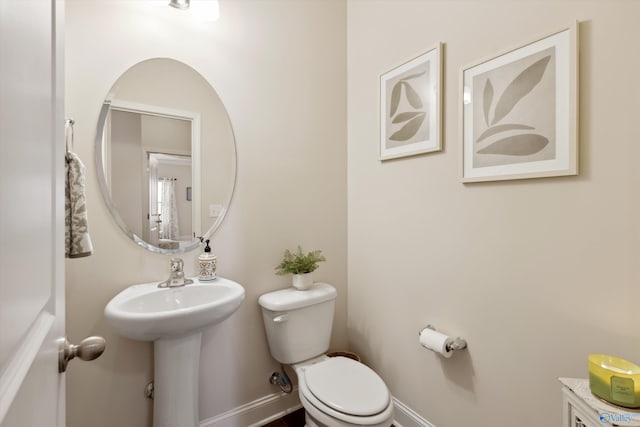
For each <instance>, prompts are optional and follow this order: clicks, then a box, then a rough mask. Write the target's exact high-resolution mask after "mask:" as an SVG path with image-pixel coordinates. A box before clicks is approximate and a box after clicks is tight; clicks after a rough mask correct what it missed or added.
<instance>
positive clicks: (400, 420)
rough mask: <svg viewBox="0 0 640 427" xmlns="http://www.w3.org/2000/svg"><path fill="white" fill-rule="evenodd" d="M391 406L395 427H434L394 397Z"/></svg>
mask: <svg viewBox="0 0 640 427" xmlns="http://www.w3.org/2000/svg"><path fill="white" fill-rule="evenodd" d="M393 405H394V408H393V409H394V421H393V425H395V427H436V426H434V425H433V424H431V423H430V422H429V421H427V420H425V419H424V418H422V416H420V414H418V413H417V412H415V411H414V410H413V409H411V408H409V407H408V406H407V405H405V404H404V403H402V402H400V401H399V400H398V399H396V398H395V397H394V398H393Z"/></svg>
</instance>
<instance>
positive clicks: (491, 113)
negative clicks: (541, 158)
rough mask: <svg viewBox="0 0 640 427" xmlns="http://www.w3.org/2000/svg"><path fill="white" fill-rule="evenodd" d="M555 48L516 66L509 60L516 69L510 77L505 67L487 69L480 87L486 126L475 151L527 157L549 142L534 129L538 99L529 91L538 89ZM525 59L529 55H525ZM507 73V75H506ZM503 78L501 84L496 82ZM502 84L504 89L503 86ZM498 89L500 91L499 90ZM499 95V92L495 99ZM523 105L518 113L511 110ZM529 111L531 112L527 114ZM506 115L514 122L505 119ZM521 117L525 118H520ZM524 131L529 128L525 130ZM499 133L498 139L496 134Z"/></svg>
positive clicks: (482, 153)
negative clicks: (504, 121)
mask: <svg viewBox="0 0 640 427" xmlns="http://www.w3.org/2000/svg"><path fill="white" fill-rule="evenodd" d="M552 55H553V52H551V53H546V52H545V53H543V54H542V56H541V55H538V56H541V57H539V58H535V59H531V60H529V61H533V62H529V63H528V64H527V65H525V66H524V67H523V68H521V69H519V70H518V69H517V68H516V67H517V66H518V64H515V65H513V64H508V65H507V66H510V67H512V68H511V69H512V70H514V71H516V70H517V71H516V72H515V73H514V74H511V75H512V76H513V75H515V77H511V78H509V79H508V80H506V81H505V77H506V75H504V74H500V73H501V72H502V70H500V69H498V70H497V71H492V72H489V73H487V76H486V78H485V79H484V83H483V85H482V89H481V99H482V103H481V106H479V108H481V113H482V115H481V117H482V119H484V120H483V121H484V126H486V128H485V129H484V130H483V131H482V132H480V133H479V135H478V136H477V137H476V138H475V144H476V149H475V150H474V152H475V153H476V155H501V156H509V157H524V156H531V155H534V154H536V153H538V152H540V151H541V150H543V149H544V148H545V147H547V145H548V144H549V138H548V137H546V136H545V135H542V134H537V133H532V132H531V131H532V130H535V126H532V125H531V124H529V123H528V122H529V121H530V120H532V117H531V114H533V115H534V116H535V115H536V114H538V112H537V111H536V107H535V104H531V102H535V99H533V100H531V99H530V94H532V93H535V90H536V88H537V87H538V86H539V85H540V83H541V82H542V80H543V78H544V77H545V74H547V70H548V68H549V64H550V63H551V59H552ZM525 59H526V58H525ZM503 76H504V77H503ZM500 81H503V82H504V83H503V84H502V85H498V86H496V85H495V82H500ZM500 87H503V88H504V89H502V90H501V89H500ZM496 89H497V91H496ZM496 95H498V97H497V100H496ZM494 101H495V102H494ZM518 106H522V108H520V111H519V112H518V114H516V115H515V116H513V117H512V115H511V113H512V112H514V111H515V109H516V107H518ZM527 114H529V116H527ZM507 117H511V120H513V119H518V120H517V121H515V122H512V123H502V121H503V120H505V119H506V118H507ZM520 120H522V122H521V121H520ZM522 131H528V132H526V133H523V132H522ZM496 136H497V139H496V138H494V137H496Z"/></svg>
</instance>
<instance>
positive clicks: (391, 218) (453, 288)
mask: <svg viewBox="0 0 640 427" xmlns="http://www.w3.org/2000/svg"><path fill="white" fill-rule="evenodd" d="M347 15H348V18H347V28H348V31H347V33H348V78H347V86H348V109H347V110H348V117H349V120H348V140H349V147H348V159H349V160H348V194H349V202H348V203H349V220H348V241H349V251H348V255H349V304H348V330H349V342H350V345H351V348H352V350H355V351H358V352H360V353H361V354H362V355H363V357H364V359H365V361H367V362H369V363H370V364H371V365H372V366H373V367H374V368H375V369H376V370H377V371H378V372H379V373H380V374H381V375H382V376H383V378H384V379H385V381H386V382H387V384H388V385H389V386H390V388H391V391H392V393H393V394H394V395H395V396H396V397H397V398H399V399H400V400H401V401H402V402H403V403H405V404H407V405H408V406H410V407H411V408H412V409H414V410H415V411H417V412H418V413H419V414H421V415H422V416H423V417H425V418H426V419H428V420H430V421H431V422H432V423H434V424H435V425H436V426H438V427H458V426H463V425H478V426H490V425H491V426H493V425H500V426H502V425H505V426H506V425H516V424H517V425H522V426H539V425H545V426H559V425H560V422H561V394H560V391H559V390H560V387H559V384H558V382H557V381H556V377H559V376H569V377H571V376H573V377H586V375H587V370H586V369H587V368H586V366H587V355H588V354H590V353H598V352H603V353H612V354H616V355H619V356H621V357H624V358H627V359H629V360H633V361H636V363H637V362H639V361H640V332H639V331H638V327H637V326H638V310H637V301H638V298H639V297H640V286H639V279H640V268H639V267H638V259H639V256H640V245H639V243H640V242H639V237H640V234H639V231H640V230H639V227H638V224H639V221H640V220H639V218H640V209H639V208H640V206H639V202H638V200H640V197H639V193H638V188H639V185H640V176H639V175H638V172H637V171H638V170H640V169H639V168H638V165H637V159H638V154H639V148H638V141H640V133H639V131H638V125H637V111H638V107H637V100H638V96H639V95H640V90H639V85H638V77H637V70H638V69H639V67H640V57H638V55H636V54H635V53H634V52H635V46H637V45H638V42H640V30H638V27H637V23H636V21H637V17H638V16H640V3H638V2H631V1H613V0H612V1H575V2H569V1H551V0H549V1H512V2H508V1H490V0H482V1H403V0H386V1H382V0H380V1H362V0H350V1H349V2H348V13H347ZM575 20H580V21H582V23H581V24H580V37H581V40H582V41H581V53H582V56H581V60H580V67H581V71H580V75H581V83H580V96H581V101H580V133H581V141H580V149H581V155H580V163H581V172H580V175H579V176H577V177H569V178H567V177H565V178H550V179H540V180H525V181H512V182H496V183H481V184H469V185H463V184H461V183H460V182H459V180H458V159H459V141H460V135H459V131H458V129H459V128H458V126H459V120H460V117H459V114H458V102H459V99H460V91H459V81H458V77H459V70H460V68H461V67H462V66H467V65H469V64H473V63H474V61H477V60H479V59H483V58H486V57H488V56H490V55H492V54H494V53H496V52H500V51H504V50H505V49H508V48H513V47H517V46H518V45H519V44H521V43H526V42H528V41H531V40H533V39H535V38H536V37H538V36H542V35H545V34H547V33H551V32H553V31H556V30H559V29H562V28H564V27H566V26H568V25H569V24H571V23H572V22H573V21H575ZM438 41H442V42H443V43H444V45H445V50H444V52H445V54H444V57H445V65H444V93H443V95H444V98H443V99H444V128H443V129H444V147H445V148H444V151H443V152H441V153H435V154H429V155H424V156H419V157H415V158H406V159H401V160H397V161H388V162H384V163H381V162H380V161H378V139H377V138H378V128H377V123H378V117H377V113H378V110H377V107H378V91H377V83H378V77H379V75H380V74H382V73H384V72H386V71H388V70H390V69H392V68H394V67H395V66H397V65H399V64H402V63H403V62H405V61H406V60H408V59H410V58H413V57H415V56H417V55H419V54H421V53H423V52H424V51H425V50H427V49H428V48H430V47H431V46H433V45H434V44H435V43H436V42H438ZM429 323H432V324H433V325H435V326H436V327H437V328H440V329H441V330H443V331H445V332H449V333H451V334H459V335H462V336H464V337H465V338H466V339H467V340H468V342H469V349H468V351H466V352H463V353H461V354H458V355H454V357H453V358H451V359H449V360H442V359H441V358H439V357H438V356H436V355H435V354H433V353H431V352H429V351H428V350H426V349H423V348H421V347H420V346H419V345H418V342H417V338H418V331H419V330H420V329H421V328H422V327H424V326H425V325H427V324H429Z"/></svg>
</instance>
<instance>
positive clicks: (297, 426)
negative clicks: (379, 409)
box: [263, 408, 393, 427]
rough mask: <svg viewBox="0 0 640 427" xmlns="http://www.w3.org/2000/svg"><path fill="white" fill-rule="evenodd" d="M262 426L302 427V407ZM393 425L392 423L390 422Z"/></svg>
mask: <svg viewBox="0 0 640 427" xmlns="http://www.w3.org/2000/svg"><path fill="white" fill-rule="evenodd" d="M263 427H304V409H302V408H300V409H298V410H297V411H295V412H292V413H290V414H289V415H285V416H284V417H282V418H280V419H279V420H275V421H272V422H270V423H269V424H266V425H264V426H263ZM391 427H393V424H391Z"/></svg>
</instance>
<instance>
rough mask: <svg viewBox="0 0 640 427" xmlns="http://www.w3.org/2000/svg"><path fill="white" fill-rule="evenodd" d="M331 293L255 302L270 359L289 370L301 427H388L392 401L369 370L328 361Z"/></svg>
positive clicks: (320, 290)
mask: <svg viewBox="0 0 640 427" xmlns="http://www.w3.org/2000/svg"><path fill="white" fill-rule="evenodd" d="M336 296H337V291H336V289H335V288H334V287H333V286H331V285H329V284H326V283H315V284H314V285H313V286H312V287H311V288H310V289H308V290H304V291H301V290H297V289H294V288H288V289H282V290H279V291H275V292H270V293H267V294H264V295H262V296H260V298H259V299H258V303H259V304H260V306H261V307H262V318H263V321H264V325H265V330H266V333H267V341H268V343H269V349H270V351H271V355H272V356H273V357H274V359H276V360H277V361H278V362H280V363H282V364H288V365H292V367H293V369H294V370H295V372H296V375H297V376H298V395H299V397H300V402H301V403H302V406H303V407H304V409H305V413H306V415H305V418H306V427H356V426H367V427H390V426H391V424H392V422H393V401H392V399H391V395H390V393H389V390H388V388H387V386H386V385H385V383H384V381H383V380H382V379H381V378H380V377H379V376H378V374H376V373H375V372H374V371H373V370H372V369H370V368H369V367H367V366H366V365H364V364H361V363H360V362H357V361H355V360H352V359H349V358H346V357H341V356H338V357H328V356H326V354H325V353H326V351H327V350H328V348H329V341H330V338H331V329H332V324H333V314H334V308H335V299H336Z"/></svg>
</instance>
